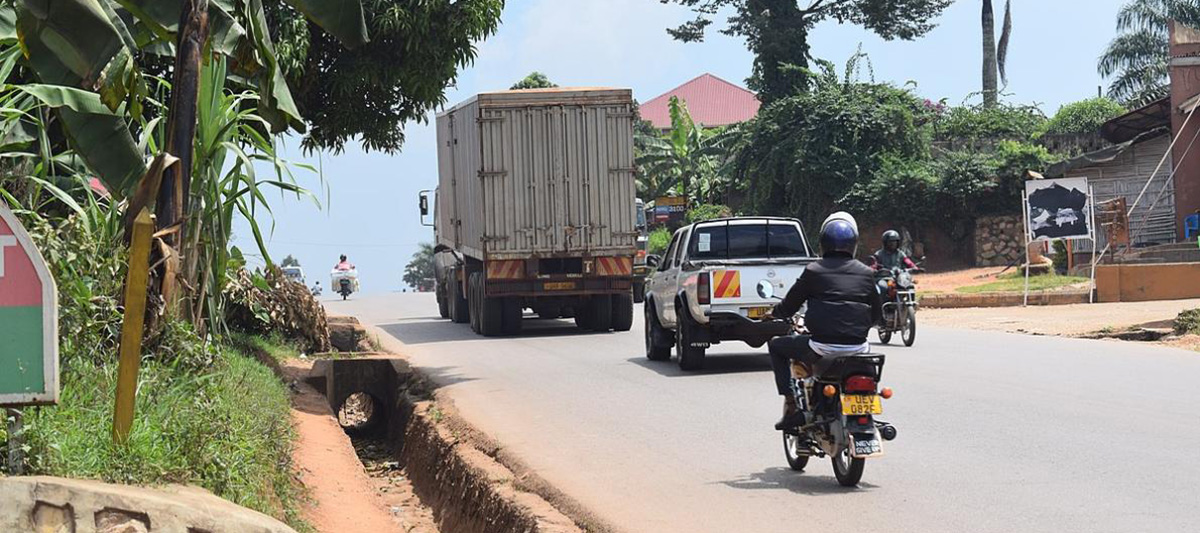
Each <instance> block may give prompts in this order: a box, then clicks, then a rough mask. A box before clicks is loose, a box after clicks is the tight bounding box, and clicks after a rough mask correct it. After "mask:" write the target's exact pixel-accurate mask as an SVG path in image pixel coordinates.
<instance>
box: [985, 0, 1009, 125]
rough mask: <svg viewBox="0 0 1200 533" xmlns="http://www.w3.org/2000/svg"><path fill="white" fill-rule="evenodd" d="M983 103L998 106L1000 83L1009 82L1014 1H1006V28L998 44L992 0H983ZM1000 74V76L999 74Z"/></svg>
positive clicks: (986, 105)
mask: <svg viewBox="0 0 1200 533" xmlns="http://www.w3.org/2000/svg"><path fill="white" fill-rule="evenodd" d="M982 19H983V105H984V107H996V104H997V103H998V102H999V101H1000V83H999V82H1001V81H1002V82H1004V83H1006V84H1007V83H1008V74H1007V71H1006V70H1007V69H1006V66H1007V65H1006V63H1007V60H1008V41H1009V38H1010V37H1011V36H1012V1H1011V0H1006V1H1005V2H1004V28H1003V29H1002V30H1001V32H1000V44H999V45H997V44H996V16H995V11H994V10H993V9H992V0H983V16H982ZM997 74H999V76H997Z"/></svg>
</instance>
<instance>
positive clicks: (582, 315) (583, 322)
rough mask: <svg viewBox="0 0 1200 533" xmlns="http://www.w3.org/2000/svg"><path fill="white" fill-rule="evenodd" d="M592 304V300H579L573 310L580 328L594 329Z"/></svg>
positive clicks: (576, 323)
mask: <svg viewBox="0 0 1200 533" xmlns="http://www.w3.org/2000/svg"><path fill="white" fill-rule="evenodd" d="M591 310H592V305H591V301H590V300H579V301H578V302H577V303H576V304H575V305H574V306H572V307H571V311H572V312H573V313H574V316H573V317H572V318H574V319H575V325H576V326H578V327H579V329H592V313H591Z"/></svg>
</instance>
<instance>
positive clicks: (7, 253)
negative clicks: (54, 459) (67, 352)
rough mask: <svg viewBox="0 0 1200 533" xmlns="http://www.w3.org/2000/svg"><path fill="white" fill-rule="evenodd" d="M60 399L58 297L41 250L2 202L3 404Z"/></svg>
mask: <svg viewBox="0 0 1200 533" xmlns="http://www.w3.org/2000/svg"><path fill="white" fill-rule="evenodd" d="M57 401H58V297H57V291H56V289H55V286H54V278H53V277H51V276H50V271H49V269H47V268H46V263H45V261H43V260H42V254H41V253H40V252H38V250H37V248H35V247H34V245H33V241H32V240H30V238H29V234H28V233H26V232H25V228H23V227H22V226H21V224H20V223H19V222H18V221H17V219H16V217H14V216H13V214H12V211H10V210H9V209H8V207H7V206H5V205H3V204H2V203H0V405H4V406H18V405H44V404H52V403H56V402H57Z"/></svg>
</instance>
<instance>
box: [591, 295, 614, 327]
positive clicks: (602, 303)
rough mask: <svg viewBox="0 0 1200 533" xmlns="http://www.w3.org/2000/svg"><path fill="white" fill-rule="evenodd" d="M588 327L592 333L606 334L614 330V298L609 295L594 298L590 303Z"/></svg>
mask: <svg viewBox="0 0 1200 533" xmlns="http://www.w3.org/2000/svg"><path fill="white" fill-rule="evenodd" d="M588 315H590V317H589V318H590V320H589V321H588V322H589V323H588V325H589V326H591V328H592V331H598V332H601V333H604V332H606V331H608V330H610V329H612V328H613V298H612V297H611V296H609V295H607V294H601V295H599V296H593V297H592V301H590V302H588Z"/></svg>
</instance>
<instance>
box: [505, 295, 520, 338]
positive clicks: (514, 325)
mask: <svg viewBox="0 0 1200 533" xmlns="http://www.w3.org/2000/svg"><path fill="white" fill-rule="evenodd" d="M521 303H522V302H521V299H520V298H517V297H509V298H505V299H504V304H503V306H504V311H503V312H504V314H503V316H502V317H501V319H500V320H501V322H502V323H503V328H502V329H503V330H504V334H505V335H516V334H518V333H521V320H522V319H523V315H524V314H525V310H524V309H523V308H522V306H521Z"/></svg>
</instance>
